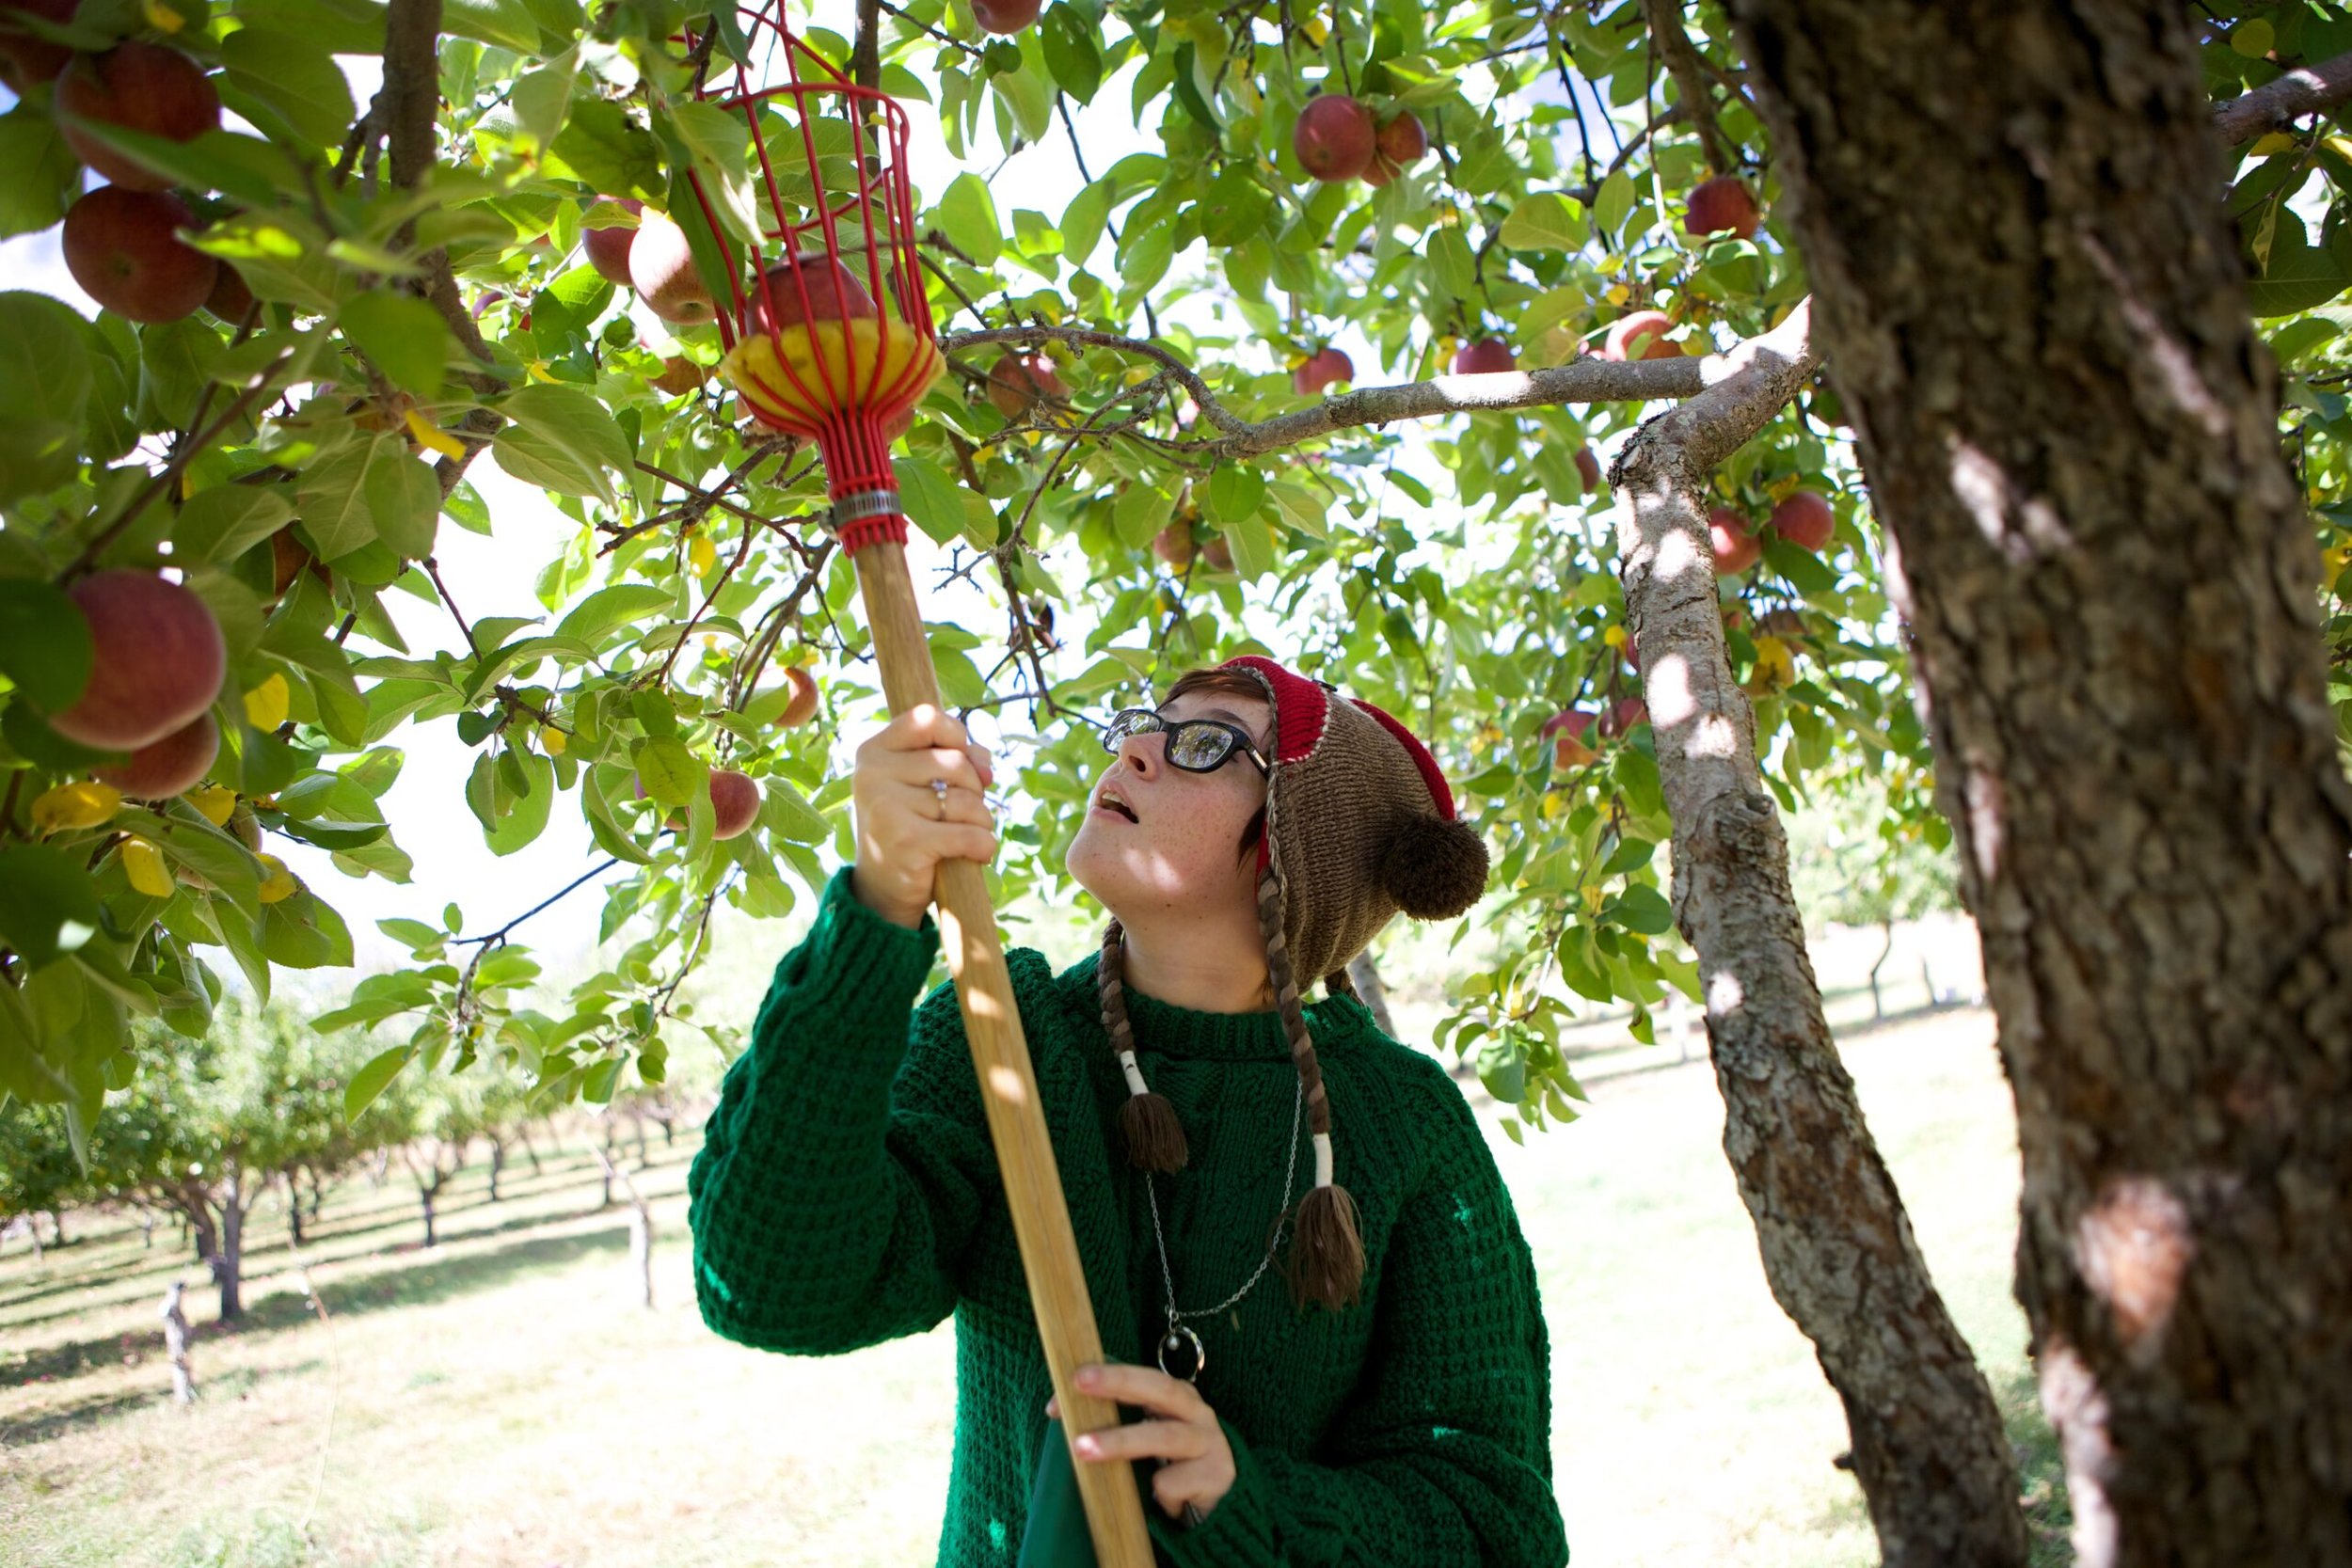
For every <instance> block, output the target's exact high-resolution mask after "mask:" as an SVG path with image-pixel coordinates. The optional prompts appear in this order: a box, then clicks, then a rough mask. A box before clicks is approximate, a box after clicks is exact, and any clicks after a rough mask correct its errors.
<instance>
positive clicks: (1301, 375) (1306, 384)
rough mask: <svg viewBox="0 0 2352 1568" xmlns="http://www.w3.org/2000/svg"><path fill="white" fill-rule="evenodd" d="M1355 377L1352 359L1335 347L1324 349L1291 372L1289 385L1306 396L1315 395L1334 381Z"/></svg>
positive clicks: (1348, 379)
mask: <svg viewBox="0 0 2352 1568" xmlns="http://www.w3.org/2000/svg"><path fill="white" fill-rule="evenodd" d="M1355 379H1356V366H1355V363H1354V361H1352V360H1350V359H1349V358H1348V356H1346V355H1344V354H1343V353H1341V352H1340V351H1339V350H1338V349H1335V348H1327V349H1325V350H1324V351H1323V352H1321V353H1320V354H1316V355H1314V356H1311V357H1310V358H1309V359H1308V360H1307V362H1306V363H1305V364H1303V365H1301V366H1299V367H1298V369H1296V370H1295V371H1293V372H1291V385H1292V386H1293V387H1295V388H1297V389H1298V390H1299V392H1300V393H1301V394H1303V395H1304V396H1307V397H1313V396H1315V395H1316V394H1318V393H1320V392H1321V391H1322V390H1323V389H1324V388H1326V387H1328V386H1330V385H1331V384H1332V383H1334V382H1338V381H1353V380H1355Z"/></svg>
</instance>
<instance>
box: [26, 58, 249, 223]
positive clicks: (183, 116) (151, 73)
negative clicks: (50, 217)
mask: <svg viewBox="0 0 2352 1568" xmlns="http://www.w3.org/2000/svg"><path fill="white" fill-rule="evenodd" d="M57 108H58V110H59V111H60V116H61V123H60V124H59V126H58V129H59V130H60V131H62V132H63V133H64V135H65V144H66V146H68V147H70V148H72V150H73V155H74V156H75V157H77V158H79V159H81V160H82V162H83V163H84V164H86V165H87V166H89V169H90V171H91V172H92V173H94V174H97V175H100V176H102V177H103V178H104V179H106V180H108V181H110V182H113V183H115V184H118V185H122V186H125V187H127V188H129V189H131V190H135V191H160V190H163V189H164V188H166V187H167V186H168V185H170V184H172V183H173V181H172V178H171V176H169V175H167V174H158V173H156V172H155V171H154V170H152V169H150V168H148V167H146V166H144V165H141V164H135V163H133V162H132V161H131V160H130V159H128V158H125V157H123V156H122V155H121V154H120V153H119V152H116V151H114V150H111V149H109V148H107V147H105V146H103V145H102V144H101V143H99V142H98V141H97V140H96V139H95V138H93V137H92V136H91V135H89V133H87V131H84V130H83V129H82V128H81V127H79V126H77V125H75V124H73V123H72V121H73V120H75V119H88V120H96V121H98V122H99V123H100V124H102V125H117V126H120V127H121V128H122V129H123V130H125V131H142V132H145V133H146V134H147V135H151V136H162V137H164V138H165V139H166V140H167V141H194V140H195V139H196V138H197V137H199V136H200V135H203V134H204V133H205V132H207V131H217V130H219V129H220V92H219V90H218V89H217V88H215V87H214V86H213V79H212V78H211V77H209V76H207V75H205V74H204V68H203V67H202V66H200V65H199V64H197V63H196V62H195V61H194V60H192V59H190V58H188V57H187V56H186V55H183V54H182V53H180V51H178V50H177V49H167V48H165V47H164V46H163V45H162V44H160V43H142V42H140V41H139V40H136V39H133V40H129V41H128V42H126V43H122V44H119V45H117V46H116V47H115V48H113V49H109V50H108V51H106V53H104V54H103V55H92V56H89V57H87V58H85V59H81V60H77V61H75V62H74V63H73V65H72V66H71V67H70V68H68V70H67V71H66V73H65V74H64V75H63V76H62V77H60V78H59V79H58V82H57Z"/></svg>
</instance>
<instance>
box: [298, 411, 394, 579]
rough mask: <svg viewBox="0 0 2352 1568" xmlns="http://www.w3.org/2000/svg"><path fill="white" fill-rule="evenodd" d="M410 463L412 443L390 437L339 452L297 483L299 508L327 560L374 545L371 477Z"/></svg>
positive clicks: (312, 467)
mask: <svg viewBox="0 0 2352 1568" xmlns="http://www.w3.org/2000/svg"><path fill="white" fill-rule="evenodd" d="M407 461H408V446H407V443H406V442H405V441H403V440H402V439H401V438H400V437H399V436H394V435H392V434H390V433H389V432H384V433H381V434H379V435H376V436H371V437H370V438H369V439H367V440H364V441H353V442H350V443H348V444H346V445H344V446H342V447H339V448H337V449H336V450H335V451H330V452H328V453H327V454H326V456H325V457H323V458H321V459H320V460H319V461H317V462H316V463H313V464H311V465H310V467H308V468H305V469H303V470H302V477H301V478H300V479H298V480H296V481H295V482H294V504H295V505H296V506H297V507H298V508H299V509H300V511H301V514H302V526H303V528H304V529H305V530H306V531H308V532H309V533H310V540H311V542H312V543H313V544H315V545H316V546H318V551H319V559H320V560H321V561H324V562H327V563H328V564H329V565H332V564H333V563H334V562H336V561H338V560H340V559H341V558H342V557H343V556H346V555H349V554H351V553H352V552H353V551H355V550H357V549H359V548H360V547H362V546H366V545H370V544H373V542H374V540H375V529H376V524H375V513H374V511H373V505H372V502H373V495H374V489H373V486H372V485H371V484H370V483H369V481H370V478H371V476H373V474H374V473H375V471H376V470H377V469H379V468H389V467H390V466H391V465H392V464H394V463H405V462H407Z"/></svg>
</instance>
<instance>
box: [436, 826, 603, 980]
mask: <svg viewBox="0 0 2352 1568" xmlns="http://www.w3.org/2000/svg"><path fill="white" fill-rule="evenodd" d="M620 863H621V862H620V857H619V856H617V855H616V856H614V857H613V858H612V859H611V860H608V861H606V862H605V863H603V864H602V865H599V866H595V867H593V868H591V869H589V870H587V871H583V872H581V873H580V875H579V876H578V877H575V878H573V879H571V880H570V881H568V882H566V883H564V885H563V886H562V887H560V888H558V889H557V890H556V891H555V892H553V893H550V894H548V895H547V896H546V897H545V898H542V899H540V900H539V901H538V902H537V903H535V904H533V905H532V906H531V908H529V909H527V910H525V911H523V912H522V913H520V914H518V915H516V917H515V918H514V919H512V920H510V921H508V922H507V923H506V924H505V925H503V926H501V927H499V928H498V929H497V930H495V931H489V932H485V934H483V935H481V936H478V937H452V938H450V939H449V944H450V945H451V946H452V947H468V946H471V945H472V944H474V943H476V942H480V943H482V944H483V945H484V947H485V949H486V948H487V947H488V945H489V944H491V943H493V942H504V941H505V940H506V939H507V937H508V935H509V934H510V933H512V932H513V930H514V929H515V927H517V926H519V925H521V924H522V923H523V922H524V921H526V920H529V919H530V918H531V917H532V915H534V914H538V913H541V912H542V911H546V910H548V909H549V908H551V907H553V906H554V905H555V903H556V902H557V901H558V900H560V899H563V898H564V897H567V896H569V895H572V894H574V893H577V892H579V891H580V888H581V887H583V886H584V885H586V884H587V883H589V882H593V881H595V880H596V879H597V878H598V877H601V876H603V875H604V874H605V873H606V872H608V871H610V870H612V868H613V867H614V866H616V865H618V864H620ZM481 961H482V959H481V958H480V956H479V955H477V956H476V957H475V958H474V963H475V964H479V963H480V962H481ZM466 973H467V974H472V973H473V967H472V965H469V966H468V967H467V971H466Z"/></svg>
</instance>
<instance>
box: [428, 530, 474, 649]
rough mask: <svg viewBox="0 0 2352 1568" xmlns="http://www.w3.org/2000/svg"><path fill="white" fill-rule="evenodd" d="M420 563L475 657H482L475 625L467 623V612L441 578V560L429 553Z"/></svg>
mask: <svg viewBox="0 0 2352 1568" xmlns="http://www.w3.org/2000/svg"><path fill="white" fill-rule="evenodd" d="M418 564H419V565H421V566H422V567H423V568H424V575H425V576H426V577H429V578H432V579H433V586H434V588H435V590H436V591H437V592H438V593H439V594H440V595H441V603H442V604H443V605H444V606H446V607H447V608H448V610H449V613H450V618H451V619H452V620H453V621H455V622H456V623H457V629H458V630H459V631H462V632H464V633H465V634H466V646H467V647H469V648H471V649H472V650H473V656H474V657H476V658H480V657H482V644H481V643H479V642H477V641H474V640H473V627H471V626H468V625H466V617H465V614H464V612H463V611H461V610H459V609H458V608H457V601H456V600H455V599H453V598H451V597H450V596H449V585H448V584H447V583H445V582H443V581H442V580H441V568H440V564H439V562H436V561H435V560H434V559H433V558H432V557H431V556H429V555H428V556H426V557H425V558H424V559H423V560H422V561H421V562H418Z"/></svg>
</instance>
